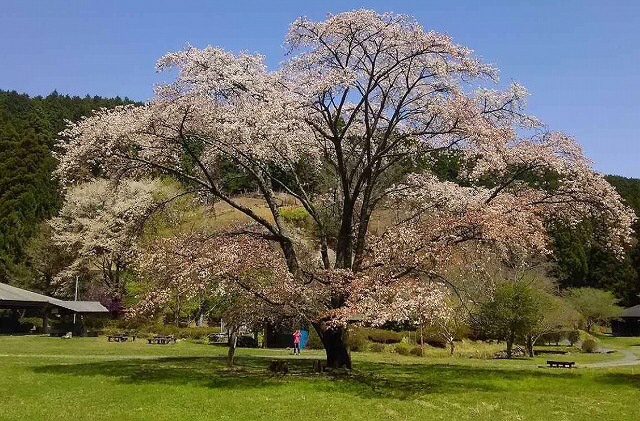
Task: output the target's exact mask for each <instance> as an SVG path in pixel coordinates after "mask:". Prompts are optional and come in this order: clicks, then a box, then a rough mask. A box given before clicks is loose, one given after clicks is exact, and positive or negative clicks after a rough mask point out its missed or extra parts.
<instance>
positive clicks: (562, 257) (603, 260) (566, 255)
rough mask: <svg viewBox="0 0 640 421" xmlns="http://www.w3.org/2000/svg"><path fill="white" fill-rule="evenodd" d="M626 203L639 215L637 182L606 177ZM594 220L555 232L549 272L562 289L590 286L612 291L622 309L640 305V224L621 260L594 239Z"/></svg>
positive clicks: (634, 179) (639, 198) (639, 202)
mask: <svg viewBox="0 0 640 421" xmlns="http://www.w3.org/2000/svg"><path fill="white" fill-rule="evenodd" d="M606 179H607V181H609V183H611V184H612V185H613V186H614V187H615V188H616V190H617V191H618V193H619V194H620V195H621V196H622V198H623V199H624V201H625V203H627V205H629V206H630V207H632V208H633V210H634V211H635V213H636V215H640V179H637V178H625V177H620V176H613V175H610V176H607V177H606ZM596 224H598V221H597V220H592V221H589V222H584V223H582V224H580V225H579V226H578V227H576V228H575V229H571V230H570V229H567V228H558V229H556V230H555V232H554V238H555V253H554V254H555V261H554V263H555V264H554V266H553V268H552V273H553V274H554V275H555V277H556V278H557V279H558V281H559V284H560V286H561V287H582V286H589V287H595V288H601V289H606V290H609V291H612V292H613V293H614V294H615V295H616V297H618V298H619V299H620V300H621V301H620V304H621V305H623V306H631V305H634V304H638V303H640V298H639V297H638V294H640V275H639V274H640V247H639V245H638V243H637V238H638V234H637V233H638V232H639V231H640V223H638V221H636V223H635V225H634V230H635V232H636V235H635V237H636V238H635V244H633V246H632V247H631V248H630V250H628V251H627V255H626V256H625V258H624V259H623V260H620V259H619V258H617V257H616V256H615V255H613V254H612V253H611V252H609V251H607V250H606V249H605V248H604V247H603V246H602V245H600V244H598V243H597V242H596V241H594V240H593V236H592V233H593V228H594V227H595V226H596Z"/></svg>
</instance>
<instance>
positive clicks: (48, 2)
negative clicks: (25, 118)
mask: <svg viewBox="0 0 640 421" xmlns="http://www.w3.org/2000/svg"><path fill="white" fill-rule="evenodd" d="M361 7H366V8H372V9H375V10H378V11H394V12H401V13H407V14H410V15H413V16H415V17H416V18H417V19H418V20H419V21H420V23H422V25H423V26H425V27H426V28H427V29H434V30H437V31H441V32H445V33H447V34H449V35H450V36H452V37H453V39H454V40H455V41H456V42H458V43H460V44H464V45H466V46H468V47H471V48H473V49H474V50H475V51H476V53H477V54H478V55H479V56H481V57H483V58H484V59H485V61H487V62H490V63H493V64H495V65H496V66H497V67H498V68H499V69H500V71H501V79H502V82H501V84H503V83H506V82H509V81H511V80H515V81H518V82H520V83H522V84H523V85H525V86H526V87H527V88H528V89H529V91H530V92H531V94H532V95H531V97H530V100H529V110H530V112H531V113H532V114H535V115H536V116H538V117H539V118H541V119H542V120H543V121H544V122H546V123H547V124H548V125H549V127H550V128H552V129H555V130H562V131H565V132H567V133H569V134H571V135H573V136H575V137H576V138H577V139H578V141H579V142H580V143H581V144H582V145H583V146H584V148H585V151H586V152H587V155H589V156H590V157H591V158H592V159H593V160H594V161H595V166H596V168H597V169H598V170H600V171H602V172H605V173H613V174H620V175H624V176H628V177H640V165H639V162H640V125H639V123H640V1H638V0H626V1H623V0H618V1H609V2H604V1H590V0H563V1H559V0H558V1H555V0H537V1H534V0H530V1H518V0H501V1H498V0H495V1H494V0H484V1H478V0H468V1H455V0H448V1H446V0H439V1H431V0H422V1H420V0H414V1H408V0H407V1H393V2H389V1H387V2H383V1H346V0H345V1H333V0H331V1H302V0H298V1H241V0H236V1H213V0H209V1H204V0H200V1H196V0H180V1H165V0H135V1H133V0H129V1H124V0H111V1H97V0H96V1H89V0H84V1H81V0H3V1H2V7H1V8H0V89H13V90H17V91H19V92H26V93H28V94H33V95H37V94H41V95H44V94H47V93H49V92H51V91H52V90H54V89H57V90H58V92H60V93H69V94H74V95H85V94H91V95H103V96H115V95H120V96H128V97H130V98H133V99H137V100H145V99H147V98H149V97H150V95H151V89H152V86H153V84H154V83H158V82H161V81H162V76H161V75H157V74H155V72H154V63H155V61H156V59H157V58H158V57H159V56H161V55H162V54H164V53H165V52H168V51H174V50H178V49H181V48H183V47H184V46H185V45H186V44H187V43H189V44H191V45H194V46H197V47H204V46H206V45H209V44H210V45H216V46H220V47H224V48H226V49H229V50H232V51H239V50H247V51H250V52H260V53H262V54H265V55H267V62H268V64H269V66H271V67H273V68H275V67H277V65H278V63H279V62H280V61H281V60H282V59H283V55H284V50H283V49H282V42H283V40H284V35H285V33H286V31H287V26H288V24H289V23H290V22H291V21H293V20H294V19H295V18H296V17H298V16H301V15H306V16H309V17H311V18H313V19H322V18H323V17H324V16H325V15H326V13H328V12H332V13H335V12H339V11H343V10H351V9H355V8H361Z"/></svg>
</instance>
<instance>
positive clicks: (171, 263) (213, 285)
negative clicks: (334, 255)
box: [128, 230, 302, 366]
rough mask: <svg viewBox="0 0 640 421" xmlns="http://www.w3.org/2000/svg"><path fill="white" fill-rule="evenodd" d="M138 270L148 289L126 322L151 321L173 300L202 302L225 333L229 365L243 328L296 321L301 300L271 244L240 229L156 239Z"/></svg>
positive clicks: (145, 289)
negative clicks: (208, 303)
mask: <svg viewBox="0 0 640 421" xmlns="http://www.w3.org/2000/svg"><path fill="white" fill-rule="evenodd" d="M137 269H138V272H139V273H140V274H141V275H142V276H143V278H144V279H147V280H148V284H149V285H148V287H146V288H144V290H143V292H142V293H141V294H139V296H138V297H136V298H137V299H138V302H137V304H136V305H135V306H133V307H132V308H130V309H129V312H128V317H130V318H146V317H155V316H156V315H157V314H158V313H159V312H160V311H162V310H163V309H164V308H165V306H166V305H175V301H176V300H179V301H181V302H182V303H186V302H190V301H193V300H194V299H195V300H197V301H201V300H202V299H203V298H204V297H206V298H207V299H208V300H210V301H212V302H213V303H215V304H214V305H215V306H216V313H217V314H218V315H220V316H221V317H222V320H223V321H224V323H225V325H226V326H227V329H228V331H229V354H228V360H227V361H228V365H229V366H231V365H232V364H233V358H234V354H235V346H236V336H237V333H238V330H239V329H240V328H241V327H242V326H255V325H256V324H260V323H265V322H269V321H271V322H274V321H277V320H278V319H279V318H280V317H286V316H295V315H296V314H297V313H296V312H297V311H299V309H300V307H299V304H300V302H301V301H302V299H301V298H298V297H296V295H297V291H296V285H292V283H291V282H290V281H287V279H288V278H290V274H289V272H288V271H287V268H286V265H284V260H283V259H281V258H280V257H279V256H278V254H277V253H276V252H275V250H274V249H273V246H272V244H271V243H270V242H268V241H265V240H264V239H262V238H261V237H259V236H256V234H250V233H247V232H245V231H244V230H236V231H231V232H225V233H222V234H203V233H189V234H178V235H176V236H173V237H168V238H159V239H157V240H155V241H153V242H152V243H150V244H148V245H147V246H146V247H145V248H144V251H143V252H142V253H141V254H139V256H138V259H137ZM275 279H278V281H277V282H276V281H275ZM288 287H289V288H288ZM274 288H282V289H283V290H281V291H275V290H274ZM276 297H277V298H276ZM292 304H295V305H292Z"/></svg>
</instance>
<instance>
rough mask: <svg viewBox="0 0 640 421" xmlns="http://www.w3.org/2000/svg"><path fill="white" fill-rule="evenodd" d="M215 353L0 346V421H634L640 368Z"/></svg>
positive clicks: (141, 346) (28, 340) (26, 340)
mask: <svg viewBox="0 0 640 421" xmlns="http://www.w3.org/2000/svg"><path fill="white" fill-rule="evenodd" d="M637 342H640V340H637V341H636V342H634V343H631V342H629V343H620V344H618V343H616V344H614V345H621V346H622V345H634V344H635V343H637ZM610 345H611V344H610ZM224 351H225V350H224V348H218V347H211V346H207V345H200V344H195V343H190V342H181V343H178V344H176V345H171V346H151V345H147V344H146V343H143V342H136V343H126V344H115V343H108V342H107V341H106V339H104V338H98V339H96V338H83V339H72V340H69V341H62V340H60V339H58V338H45V337H0V390H1V391H2V393H0V420H62V419H73V420H148V419H153V420H155V421H161V420H200V419H220V420H226V419H229V420H230V419H233V420H281V419H282V420H284V419H287V420H288V419H304V420H320V419H333V420H378V419H385V420H413V419H422V420H431V419H433V420H438V419H447V420H450V419H455V420H467V419H469V420H470V419H473V420H476V421H479V420H502V419H504V420H506V419H509V420H511V419H521V420H539V419H542V418H543V417H553V419H554V420H570V419H571V420H575V419H607V420H631V419H640V407H638V405H637V404H636V403H637V400H638V399H639V398H640V374H635V373H636V372H638V371H639V370H640V366H639V367H619V368H612V369H599V370H595V369H575V370H563V369H555V370H551V369H539V368H536V365H537V364H539V363H540V362H542V361H544V359H545V358H544V357H540V358H537V359H535V360H534V361H531V360H516V361H495V360H479V359H469V358H448V357H438V356H432V357H430V358H424V359H420V358H413V357H400V356H395V355H388V354H368V353H358V354H354V360H355V364H356V368H357V369H356V371H355V373H354V374H353V375H352V376H350V377H348V378H332V377H330V376H324V375H322V376H320V375H314V374H312V373H311V362H310V361H308V360H304V359H302V360H299V359H295V360H294V359H291V365H292V367H293V369H292V373H291V374H289V375H287V376H283V377H281V376H271V375H269V374H268V373H267V371H266V370H265V367H266V365H267V364H268V361H269V360H270V359H271V358H273V357H277V358H291V357H288V356H287V354H286V352H285V351H279V350H244V349H243V350H240V356H239V358H238V368H237V369H236V370H233V371H229V370H227V369H226V368H225V367H224V359H223V353H224ZM320 355H322V354H321V353H319V352H315V351H313V352H310V353H308V354H307V355H306V357H307V358H313V357H315V356H320ZM304 356H305V355H303V357H304ZM572 357H581V356H578V355H575V356H574V355H572ZM589 357H590V358H591V359H592V360H593V359H594V358H602V359H608V358H616V357H612V356H602V357H593V356H589ZM572 359H577V358H572Z"/></svg>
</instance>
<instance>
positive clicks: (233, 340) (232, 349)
mask: <svg viewBox="0 0 640 421" xmlns="http://www.w3.org/2000/svg"><path fill="white" fill-rule="evenodd" d="M237 341H238V335H237V333H236V330H235V329H229V350H228V351H227V367H233V358H234V357H235V355H236V344H237Z"/></svg>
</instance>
